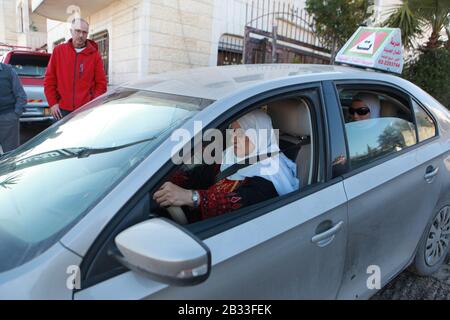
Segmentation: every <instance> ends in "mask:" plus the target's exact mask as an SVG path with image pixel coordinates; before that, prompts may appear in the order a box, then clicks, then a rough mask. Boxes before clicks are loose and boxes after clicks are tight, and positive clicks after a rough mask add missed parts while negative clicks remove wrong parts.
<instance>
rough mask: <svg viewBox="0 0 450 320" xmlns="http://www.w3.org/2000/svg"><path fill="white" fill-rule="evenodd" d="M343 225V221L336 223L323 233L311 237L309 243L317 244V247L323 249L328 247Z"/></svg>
mask: <svg viewBox="0 0 450 320" xmlns="http://www.w3.org/2000/svg"><path fill="white" fill-rule="evenodd" d="M343 225H344V221H340V222H338V223H337V224H336V225H334V226H333V227H332V228H330V229H328V230H327V231H325V232H322V233H319V234H317V235H315V236H314V237H312V239H311V242H312V243H315V244H317V245H318V246H319V247H325V246H327V245H329V244H330V243H331V242H332V241H333V240H334V238H335V236H336V234H337V233H338V232H339V230H341V228H342V226H343Z"/></svg>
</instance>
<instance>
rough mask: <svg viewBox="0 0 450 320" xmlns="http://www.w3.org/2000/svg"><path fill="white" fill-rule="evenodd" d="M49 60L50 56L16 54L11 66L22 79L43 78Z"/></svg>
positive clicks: (10, 62) (12, 58)
mask: <svg viewBox="0 0 450 320" xmlns="http://www.w3.org/2000/svg"><path fill="white" fill-rule="evenodd" d="M49 60H50V56H48V55H42V56H41V55H29V54H15V55H13V56H12V57H11V60H10V61H9V64H10V65H11V66H12V67H13V68H14V70H16V72H17V74H18V75H19V76H20V77H33V78H43V77H44V76H45V71H46V70H47V65H48V62H49Z"/></svg>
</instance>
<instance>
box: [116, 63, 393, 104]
mask: <svg viewBox="0 0 450 320" xmlns="http://www.w3.org/2000/svg"><path fill="white" fill-rule="evenodd" d="M369 74H374V75H376V77H378V78H379V77H380V74H382V73H380V72H373V71H366V70H364V69H362V68H353V67H344V66H336V65H320V64H259V65H258V64H253V65H234V66H220V67H204V68H195V69H186V70H180V71H173V72H167V73H161V74H156V75H152V76H149V77H147V78H145V79H142V80H139V81H136V82H132V83H127V84H124V85H123V86H124V87H127V88H133V89H139V90H148V91H156V92H164V93H171V94H178V95H184V96H191V97H198V98H205V99H210V100H219V99H221V98H223V97H225V96H228V95H230V94H232V93H233V92H237V91H240V90H242V89H245V88H249V87H253V86H257V85H259V84H262V83H264V82H270V81H274V80H277V79H283V78H292V77H297V78H304V80H305V81H307V80H308V79H312V78H314V79H315V80H316V81H317V79H320V80H326V79H336V78H339V75H342V76H343V75H345V77H344V78H348V77H355V78H365V77H367V76H368V75H369ZM382 75H383V76H386V77H388V75H386V74H382ZM318 76H319V77H318ZM299 80H301V79H299Z"/></svg>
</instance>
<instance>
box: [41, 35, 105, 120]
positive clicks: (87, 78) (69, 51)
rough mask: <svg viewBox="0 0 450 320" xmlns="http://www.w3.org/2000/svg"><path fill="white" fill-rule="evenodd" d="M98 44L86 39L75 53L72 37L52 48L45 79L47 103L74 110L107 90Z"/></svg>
mask: <svg viewBox="0 0 450 320" xmlns="http://www.w3.org/2000/svg"><path fill="white" fill-rule="evenodd" d="M97 48H98V47H97V44H96V43H95V42H94V41H92V40H87V43H86V48H85V49H84V50H83V51H81V52H80V53H78V54H77V53H76V51H75V48H74V47H73V44H72V39H70V40H69V41H67V42H66V43H63V44H60V45H58V46H56V47H55V49H53V53H52V56H51V58H50V62H49V64H48V67H47V72H46V73H45V79H44V91H45V96H46V97H47V101H48V105H49V106H50V107H52V106H53V105H55V104H57V103H59V107H60V108H61V109H64V110H67V111H73V110H76V109H78V108H79V107H81V106H82V105H84V104H86V103H88V102H89V101H91V100H92V99H94V98H96V97H98V96H100V95H102V94H103V93H105V92H106V84H107V82H106V76H105V70H104V69H103V63H102V59H101V57H100V54H99V52H98V49H97Z"/></svg>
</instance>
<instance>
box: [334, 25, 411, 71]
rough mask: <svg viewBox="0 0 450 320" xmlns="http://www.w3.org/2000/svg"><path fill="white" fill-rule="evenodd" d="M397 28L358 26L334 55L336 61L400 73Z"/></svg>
mask: <svg viewBox="0 0 450 320" xmlns="http://www.w3.org/2000/svg"><path fill="white" fill-rule="evenodd" d="M401 40H402V39H401V33H400V29H398V28H367V27H360V28H359V29H358V30H356V32H355V33H354V34H353V36H352V37H351V38H350V39H349V40H348V41H347V43H346V44H345V45H344V46H343V47H342V49H341V50H340V51H339V52H338V54H337V56H336V61H337V62H341V63H345V64H349V65H357V66H362V67H367V68H374V69H379V70H385V71H389V72H395V73H402V70H403V47H402V41H401Z"/></svg>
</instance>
